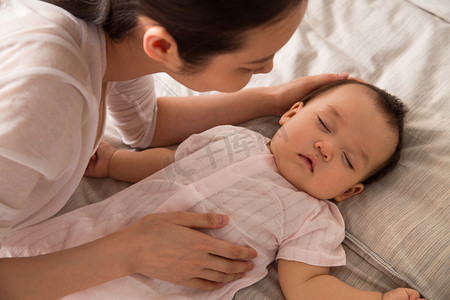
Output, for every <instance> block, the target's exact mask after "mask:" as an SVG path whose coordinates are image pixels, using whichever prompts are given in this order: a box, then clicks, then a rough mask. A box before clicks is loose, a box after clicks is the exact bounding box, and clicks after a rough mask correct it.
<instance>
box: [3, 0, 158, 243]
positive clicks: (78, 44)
mask: <svg viewBox="0 0 450 300" xmlns="http://www.w3.org/2000/svg"><path fill="white" fill-rule="evenodd" d="M105 69H106V50H105V36H104V32H103V30H102V29H101V28H98V27H95V26H93V25H90V24H86V23H85V22H83V21H81V20H79V19H77V18H75V17H73V16H72V15H71V14H69V13H68V12H66V11H64V10H63V9H61V8H59V7H56V6H53V5H50V4H48V3H44V2H41V1H37V0H0V243H1V240H2V239H3V237H4V236H5V235H6V234H7V233H8V232H9V231H11V230H15V229H19V228H23V227H26V226H29V225H31V224H35V223H38V222H40V221H42V220H45V219H47V218H49V217H51V216H52V215H54V214H55V213H56V212H58V211H59V210H60V209H61V208H62V207H63V206H64V204H65V203H66V201H67V200H68V199H69V197H70V195H71V194H72V193H73V191H74V190H75V189H76V187H77V186H78V184H79V182H80V180H81V178H82V176H83V173H84V170H85V168H86V166H87V164H88V161H89V158H90V156H91V155H92V154H93V153H94V151H95V150H96V147H97V145H98V142H99V141H100V139H101V137H102V134H103V130H104V124H105V119H106V108H107V110H108V113H109V115H110V116H111V119H112V122H113V124H114V125H115V126H116V127H117V129H118V130H119V132H120V134H121V136H122V137H123V139H124V141H125V142H126V143H127V144H129V145H131V146H133V147H141V148H143V147H146V146H148V145H149V143H150V141H151V139H152V136H153V132H154V126H155V122H156V97H155V94H154V87H153V79H152V78H151V76H146V77H142V78H139V79H136V80H131V81H128V82H113V83H108V84H102V78H103V74H104V72H105ZM102 90H103V94H102ZM102 95H103V96H102Z"/></svg>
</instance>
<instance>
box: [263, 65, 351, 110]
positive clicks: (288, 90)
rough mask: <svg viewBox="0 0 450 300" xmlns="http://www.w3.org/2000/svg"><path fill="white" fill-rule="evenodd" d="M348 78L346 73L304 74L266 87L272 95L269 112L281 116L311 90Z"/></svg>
mask: <svg viewBox="0 0 450 300" xmlns="http://www.w3.org/2000/svg"><path fill="white" fill-rule="evenodd" d="M347 78H348V73H347V72H344V73H341V74H320V75H314V76H304V77H299V78H297V79H294V80H292V81H290V82H288V83H284V84H280V85H276V86H273V87H267V89H268V90H270V92H269V93H270V94H271V95H273V99H274V100H273V101H272V105H274V107H273V108H272V110H271V111H270V113H272V114H274V115H277V116H281V115H283V114H284V113H285V112H286V111H288V110H289V108H290V107H291V106H292V105H293V104H294V103H296V102H298V101H301V100H302V99H303V98H304V97H305V96H306V95H308V94H309V93H311V92H312V91H314V90H316V89H318V88H320V87H322V86H324V85H326V84H329V83H331V82H333V81H337V80H344V79H347Z"/></svg>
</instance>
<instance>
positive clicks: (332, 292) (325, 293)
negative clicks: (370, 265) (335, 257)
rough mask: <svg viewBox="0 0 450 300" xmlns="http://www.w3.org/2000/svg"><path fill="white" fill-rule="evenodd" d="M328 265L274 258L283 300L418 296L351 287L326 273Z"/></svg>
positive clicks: (381, 299) (416, 296) (409, 291)
mask: <svg viewBox="0 0 450 300" xmlns="http://www.w3.org/2000/svg"><path fill="white" fill-rule="evenodd" d="M328 271H329V268H328V267H318V266H312V265H308V264H305V263H301V262H296V261H288V260H283V259H280V260H278V275H279V280H280V285H281V289H282V290H283V294H284V296H285V297H286V299H287V300H291V299H336V300H337V299H344V300H351V299H355V300H356V299H367V300H369V299H374V300H415V299H422V298H420V295H419V293H418V292H417V291H415V290H412V289H406V288H398V289H395V290H393V291H390V292H388V293H386V294H384V295H383V294H381V293H378V292H372V291H363V290H359V289H356V288H353V287H351V286H349V285H347V284H346V283H344V282H342V281H340V280H339V279H337V278H336V277H333V276H331V275H328Z"/></svg>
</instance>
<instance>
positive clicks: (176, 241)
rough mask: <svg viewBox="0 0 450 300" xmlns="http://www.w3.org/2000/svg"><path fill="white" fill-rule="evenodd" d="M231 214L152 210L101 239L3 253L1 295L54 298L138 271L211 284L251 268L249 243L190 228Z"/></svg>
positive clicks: (222, 221)
mask: <svg viewBox="0 0 450 300" xmlns="http://www.w3.org/2000/svg"><path fill="white" fill-rule="evenodd" d="M227 222H228V217H226V216H223V215H216V214H194V213H187V212H178V213H165V214H152V215H148V216H146V217H144V218H143V219H141V220H140V221H139V222H137V223H135V224H133V225H131V226H129V227H127V228H125V229H123V230H120V231H118V232H115V233H113V234H110V235H108V236H105V237H103V238H101V239H99V240H95V241H93V242H90V243H88V244H84V245H81V246H78V247H75V248H71V249H68V250H63V251H59V252H55V253H51V254H46V255H40V256H34V257H20V258H0V295H1V298H2V299H56V298H60V297H62V296H65V295H68V294H71V293H74V292H77V291H80V290H83V289H86V288H89V287H93V286H96V285H99V284H102V283H104V282H106V281H110V280H112V279H115V278H119V277H123V276H126V275H129V274H133V273H140V274H143V275H146V276H149V277H153V278H158V279H162V280H166V281H170V282H174V283H177V284H182V285H186V286H190V287H194V288H199V289H204V290H212V289H216V288H220V287H221V286H222V283H223V282H228V281H231V280H235V279H238V278H241V277H242V276H243V274H244V272H248V271H250V270H251V269H252V268H253V264H252V263H251V262H250V261H248V260H249V259H252V258H254V257H256V252H255V251H254V250H252V249H250V248H246V247H242V246H237V245H233V244H231V243H228V242H224V241H220V240H216V239H214V238H212V237H210V236H208V235H206V234H204V233H201V232H199V231H196V230H192V229H191V228H220V227H223V226H225V225H226V224H227Z"/></svg>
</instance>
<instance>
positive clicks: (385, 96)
mask: <svg viewBox="0 0 450 300" xmlns="http://www.w3.org/2000/svg"><path fill="white" fill-rule="evenodd" d="M347 84H357V85H361V86H365V87H366V88H367V91H368V93H369V95H371V96H372V98H373V99H374V100H375V103H376V104H377V106H378V108H379V109H380V110H381V111H382V112H383V113H384V114H385V116H386V120H387V122H388V124H389V125H390V126H391V128H392V129H393V130H395V131H397V137H398V143H397V146H396V148H395V150H394V153H392V155H391V156H390V157H389V159H388V160H387V161H386V162H385V163H384V164H382V165H380V166H378V167H377V168H376V169H375V170H373V171H372V172H371V173H370V174H368V175H367V176H366V178H365V180H364V181H363V184H369V183H372V182H374V181H376V180H378V179H380V178H382V177H383V176H385V175H386V174H387V173H389V172H390V171H392V170H393V169H394V168H395V166H396V165H397V164H398V161H399V160H400V155H401V150H402V143H403V128H404V123H405V116H406V113H407V111H408V109H407V107H406V105H405V104H404V103H403V102H401V101H400V99H398V98H397V97H395V96H393V95H391V94H389V93H388V92H386V91H384V90H382V89H380V88H378V87H376V86H373V85H371V84H368V83H365V82H360V81H357V80H354V79H347V80H340V81H335V82H332V83H330V84H328V85H325V86H323V87H321V88H319V89H317V90H315V91H313V92H312V93H310V94H308V95H307V96H306V97H305V98H303V99H302V100H301V101H302V102H303V103H304V104H305V105H306V103H307V102H308V101H310V100H312V99H314V98H315V97H317V96H319V95H320V94H323V93H325V92H326V91H329V90H331V89H333V88H335V87H338V86H342V85H347Z"/></svg>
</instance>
